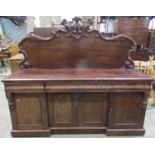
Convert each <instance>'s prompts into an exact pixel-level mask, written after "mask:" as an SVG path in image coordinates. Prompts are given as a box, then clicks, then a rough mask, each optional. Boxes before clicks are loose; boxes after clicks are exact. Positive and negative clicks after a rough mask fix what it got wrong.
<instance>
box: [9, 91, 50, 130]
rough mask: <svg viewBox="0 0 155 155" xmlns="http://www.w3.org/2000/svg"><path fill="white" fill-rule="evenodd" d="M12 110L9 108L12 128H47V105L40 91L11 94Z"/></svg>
mask: <svg viewBox="0 0 155 155" xmlns="http://www.w3.org/2000/svg"><path fill="white" fill-rule="evenodd" d="M13 103H14V106H15V108H14V110H11V114H12V119H14V120H13V126H14V127H13V128H14V129H21V130H26V129H27V130H33V129H47V128H48V120H47V106H46V100H45V96H44V94H42V93H36V94H35V93H34V94H33V93H32V94H29V93H27V94H22V93H16V94H13Z"/></svg>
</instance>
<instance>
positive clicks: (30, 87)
mask: <svg viewBox="0 0 155 155" xmlns="http://www.w3.org/2000/svg"><path fill="white" fill-rule="evenodd" d="M5 90H6V91H7V92H10V93H18V92H24V93H30V92H44V83H43V82H23V81H22V82H10V83H5Z"/></svg>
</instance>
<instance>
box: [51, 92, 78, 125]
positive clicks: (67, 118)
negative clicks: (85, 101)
mask: <svg viewBox="0 0 155 155" xmlns="http://www.w3.org/2000/svg"><path fill="white" fill-rule="evenodd" d="M48 109H49V124H50V126H64V127H65V126H74V125H75V123H76V121H75V104H74V95H73V94H72V93H50V94H48Z"/></svg>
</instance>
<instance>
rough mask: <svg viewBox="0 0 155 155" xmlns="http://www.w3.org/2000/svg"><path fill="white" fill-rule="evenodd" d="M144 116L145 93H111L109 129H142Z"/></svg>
mask: <svg viewBox="0 0 155 155" xmlns="http://www.w3.org/2000/svg"><path fill="white" fill-rule="evenodd" d="M144 115H145V106H143V93H136V92H135V93H132V92H128V93H111V95H110V109H109V124H108V127H109V128H123V129H126V128H128V129H129V128H142V127H143V121H144Z"/></svg>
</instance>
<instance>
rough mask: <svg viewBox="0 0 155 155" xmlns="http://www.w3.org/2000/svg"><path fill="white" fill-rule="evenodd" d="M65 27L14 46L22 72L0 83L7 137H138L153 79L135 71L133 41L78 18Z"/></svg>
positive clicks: (28, 37)
mask: <svg viewBox="0 0 155 155" xmlns="http://www.w3.org/2000/svg"><path fill="white" fill-rule="evenodd" d="M64 26H65V29H63V30H58V31H56V32H51V37H49V38H44V37H41V36H37V35H34V34H30V35H28V36H27V37H26V38H24V39H23V40H22V41H21V42H20V44H19V47H20V52H21V53H23V54H24V56H25V59H24V61H23V62H22V63H21V68H22V70H18V71H17V72H15V73H13V74H12V75H10V76H8V77H7V78H5V79H4V80H3V82H4V84H5V90H6V96H7V99H8V103H9V107H10V113H11V119H12V126H13V129H12V132H11V133H12V136H14V137H22V136H49V135H50V133H53V134H55V133H106V134H107V135H143V134H144V133H145V130H144V128H143V124H144V117H145V111H146V99H147V96H148V93H149V91H150V89H151V81H152V79H151V78H150V77H148V76H147V75H145V74H143V73H140V72H138V71H136V70H135V69H134V65H133V61H132V59H131V57H130V54H131V52H135V49H136V43H135V41H134V40H133V39H132V38H130V37H128V36H126V35H123V34H121V35H117V36H114V37H111V38H105V37H103V36H102V34H100V33H99V32H97V31H96V30H89V24H88V23H86V25H85V24H84V25H83V23H82V22H81V21H80V19H79V18H75V19H74V21H73V23H72V24H68V23H64Z"/></svg>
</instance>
